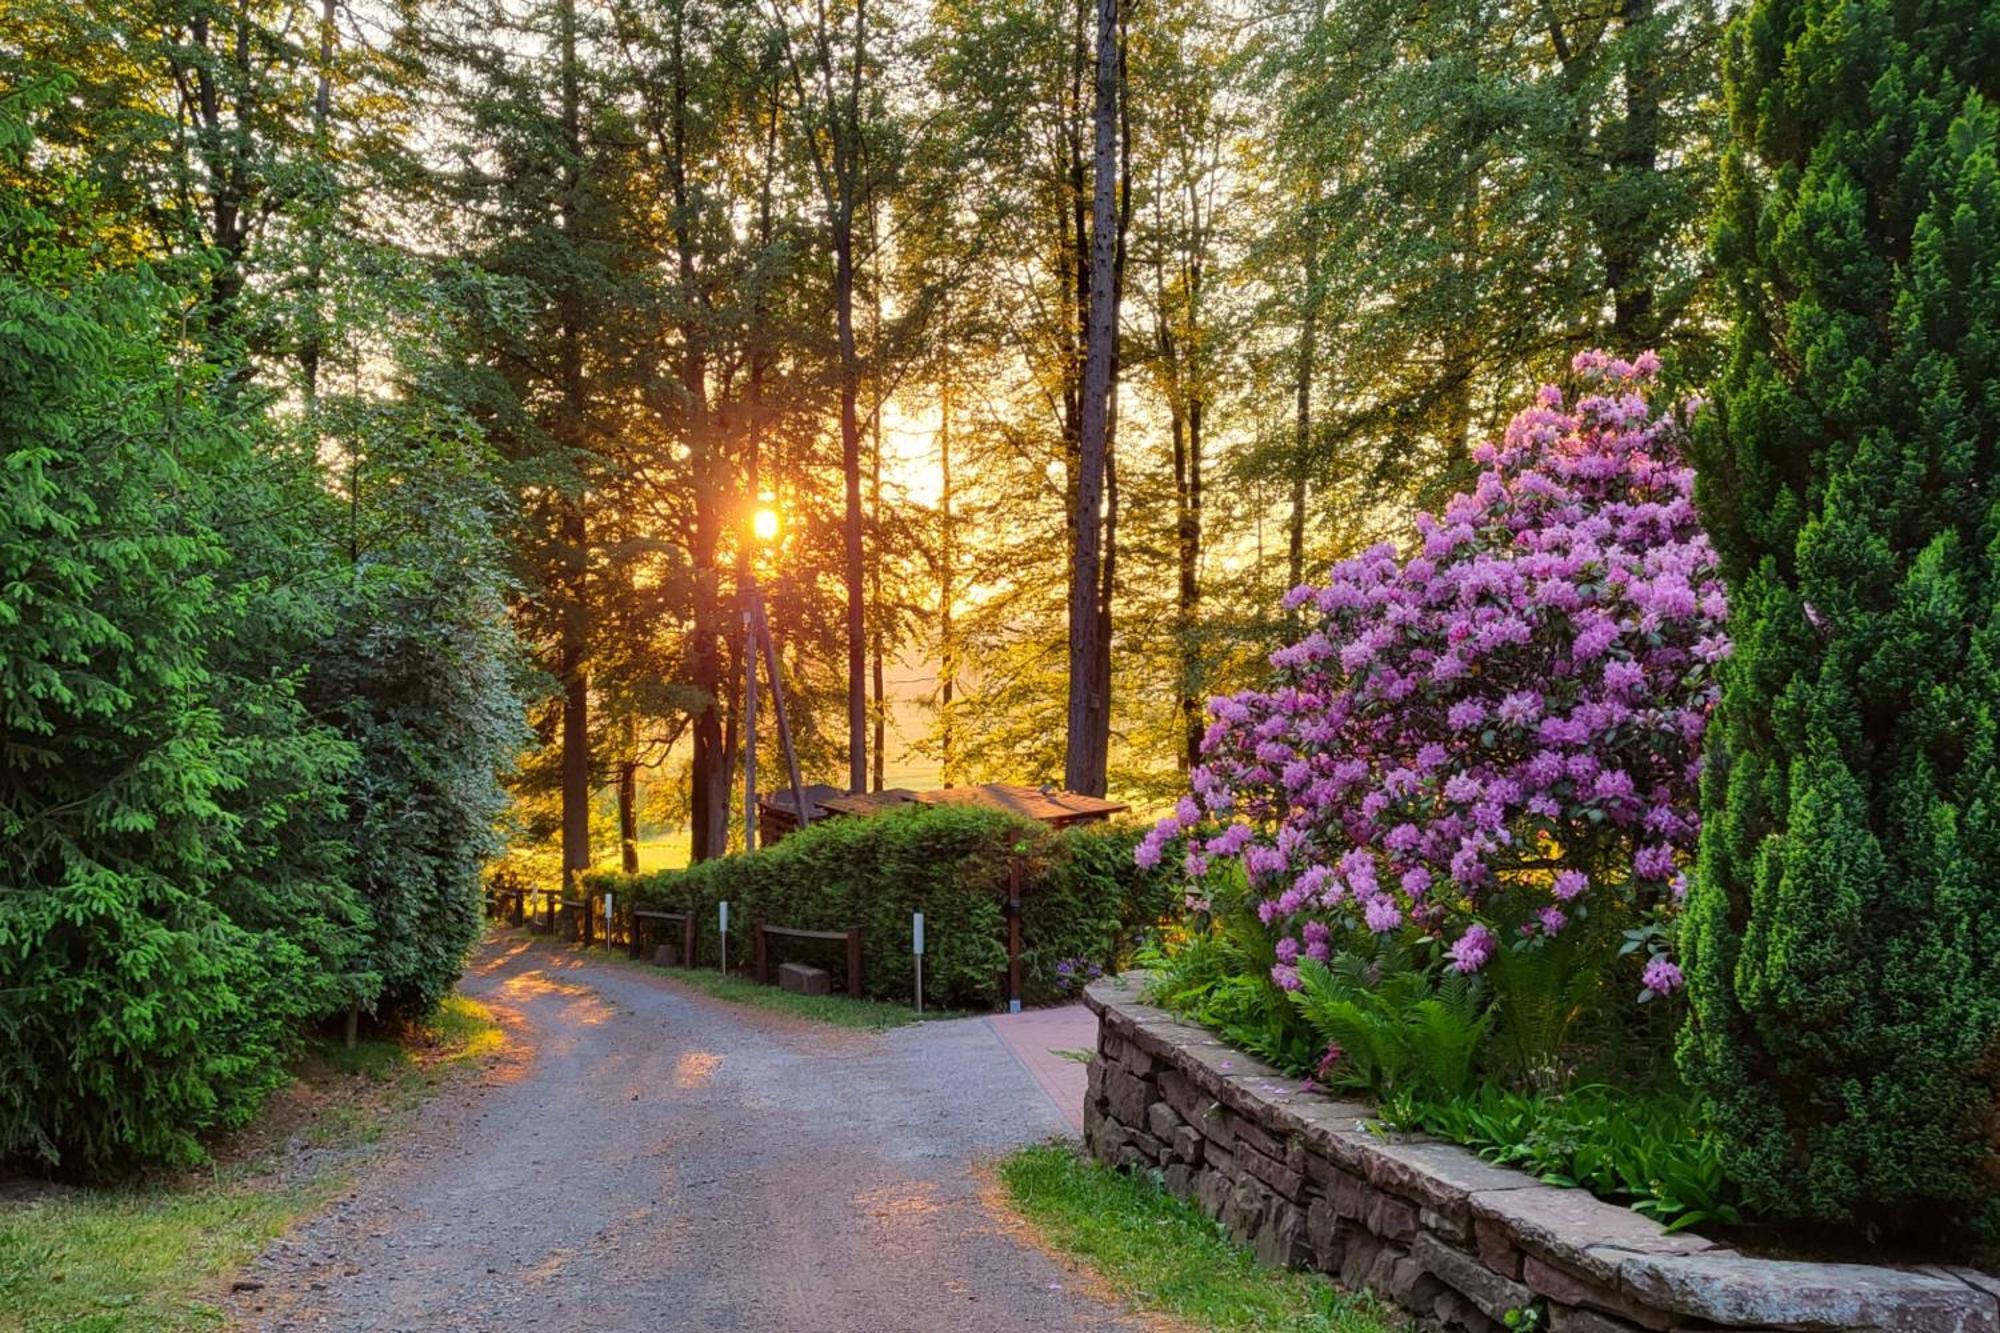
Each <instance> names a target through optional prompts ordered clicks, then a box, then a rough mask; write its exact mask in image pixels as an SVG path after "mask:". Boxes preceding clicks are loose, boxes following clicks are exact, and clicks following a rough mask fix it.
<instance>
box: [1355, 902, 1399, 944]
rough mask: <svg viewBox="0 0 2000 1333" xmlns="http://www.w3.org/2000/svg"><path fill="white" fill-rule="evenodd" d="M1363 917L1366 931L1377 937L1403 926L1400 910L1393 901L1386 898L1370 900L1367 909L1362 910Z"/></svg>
mask: <svg viewBox="0 0 2000 1333" xmlns="http://www.w3.org/2000/svg"><path fill="white" fill-rule="evenodd" d="M1364 915H1365V917H1366V919H1367V922H1368V929H1370V930H1372V931H1374V932H1375V933H1376V934H1377V935H1383V934H1387V933H1388V932H1389V931H1392V930H1394V929H1395V928H1396V927H1398V926H1400V925H1402V924H1403V913H1402V909H1401V908H1399V907H1397V906H1396V904H1395V902H1394V900H1392V899H1390V898H1387V897H1381V898H1370V899H1369V900H1368V906H1367V908H1366V909H1364Z"/></svg>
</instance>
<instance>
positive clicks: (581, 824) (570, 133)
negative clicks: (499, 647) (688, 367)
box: [557, 0, 590, 888]
mask: <svg viewBox="0 0 2000 1333" xmlns="http://www.w3.org/2000/svg"><path fill="white" fill-rule="evenodd" d="M558 21H559V23H560V26H561V43H562V114H563V143H564V147H565V148H566V150H567V155H566V157H565V160H564V162H563V169H562V200H561V204H560V209H561V216H560V220H561V224H562V229H563V233H564V235H565V236H569V237H571V238H574V236H575V234H576V227H577V211H578V210H577V194H578V191H579V188H580V185H581V180H580V169H581V164H582V159H583V132H582V106H581V102H582V94H581V92H580V90H579V87H578V81H577V55H576V0H562V3H561V4H560V6H559V8H558ZM579 307H580V302H579V300H578V298H577V295H576V292H575V288H574V285H573V284H572V285H571V287H570V288H569V290H567V291H566V292H565V293H564V297H563V310H562V327H561V330H560V332H559V335H558V342H559V347H558V357H559V373H560V376H561V380H562V399H563V414H564V418H565V419H564V421H563V423H562V429H561V431H560V432H559V437H560V438H562V439H563V440H565V441H568V442H570V443H571V444H572V447H574V445H575V443H576V442H577V441H578V439H579V437H580V434H581V431H582V428H583V418H584V409H585V404H584V387H583V329H582V322H583V314H582V311H581V309H580V308H579ZM562 537H563V545H564V547H565V550H564V553H563V558H564V560H565V561H566V562H567V565H568V567H567V568H566V569H565V570H564V578H563V588H562V592H561V596H562V599H563V614H562V628H561V631H560V632H561V635H562V643H561V648H560V650H559V652H558V667H557V674H558V675H559V677H560V678H561V681H562V687H563V716H562V745H563V755H562V826H563V838H562V843H563V882H564V887H565V888H573V887H574V885H575V881H576V878H577V876H579V875H581V874H582V873H583V872H584V871H586V870H588V869H590V677H589V674H588V663H587V661H586V655H587V653H588V644H589V639H590V633H589V629H590V627H589V604H588V601H587V596H588V589H587V587H586V585H585V579H586V571H587V570H588V569H589V555H588V548H587V545H586V543H587V541H588V538H589V533H588V530H587V528H586V526H585V521H584V497H583V496H582V495H581V494H578V495H576V496H572V497H569V498H567V499H566V500H565V501H564V502H563V514H562Z"/></svg>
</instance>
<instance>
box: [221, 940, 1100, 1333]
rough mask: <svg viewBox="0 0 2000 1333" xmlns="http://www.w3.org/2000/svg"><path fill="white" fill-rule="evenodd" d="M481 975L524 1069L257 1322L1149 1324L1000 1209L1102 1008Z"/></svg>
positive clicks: (1050, 1124) (270, 1302) (249, 1301)
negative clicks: (1004, 1186)
mask: <svg viewBox="0 0 2000 1333" xmlns="http://www.w3.org/2000/svg"><path fill="white" fill-rule="evenodd" d="M465 988H466V990H467V991H468V992H469V993H471V994H472V995H474V996H475V997H477V998H479V999H481V1000H483V1001H485V1002H487V1003H489V1004H491V1005H493V1006H494V1008H495V1009H496V1010H497V1011H498V1013H499V1014H500V1016H501V1018H502V1021H503V1022H504V1023H505V1024H506V1026H507V1028H508V1031H509V1035H510V1038H511V1040H512V1043H513V1051H514V1058H513V1059H511V1060H509V1061H506V1062H503V1064H502V1065H501V1066H500V1067H498V1068H497V1069H496V1070H495V1071H494V1072H493V1074H492V1075H491V1076H490V1077H489V1078H488V1079H487V1085H486V1086H483V1087H480V1088H476V1089H467V1090H465V1091H463V1092H457V1093H451V1094H447V1095H446V1096H445V1097H443V1098H441V1099H440V1100H439V1101H438V1102H437V1103H434V1104H433V1105H432V1106H430V1107H428V1108H426V1109H425V1111H424V1112H423V1114H422V1116H421V1118H420V1121H419V1123H418V1125H417V1126H416V1127H415V1128H414V1129H412V1130H411V1131H409V1133H408V1134H407V1135H406V1136H402V1137H399V1138H398V1139H397V1140H396V1142H395V1143H394V1144H393V1145H392V1148H391V1151H389V1152H386V1153H384V1154H383V1156H382V1159H381V1160H380V1161H379V1162H378V1164H377V1165H375V1166H374V1167H372V1168H370V1169H368V1170H367V1171H365V1172H364V1174H363V1176H362V1178H361V1179H359V1180H358V1181H357V1182H356V1184H355V1187H354V1188H353V1189H352V1190H351V1191H349V1192H348V1193H347V1194H345V1195H344V1196H343V1197H341V1198H340V1199H338V1200H337V1201H336V1202H335V1203H334V1204H333V1206H332V1207H330V1208H329V1209H328V1210H326V1211H325V1212H324V1213H322V1214H321V1215H319V1216H318V1217H317V1218H315V1219H313V1220H312V1221H310V1222H308V1223H307V1224H305V1225H304V1226H302V1227H300V1228H298V1229H297V1230H296V1231H295V1232H294V1233H293V1234H291V1235H288V1236H286V1237H284V1238H283V1239H281V1240H280V1241H279V1242H278V1243H276V1244H275V1245H273V1246H272V1247H271V1249H270V1250H268V1251H267V1252H266V1253H265V1255H264V1256H263V1257H262V1258H261V1259H259V1260H258V1261H257V1262H256V1264H254V1265H253V1266H252V1268H251V1270H250V1272H249V1273H248V1274H247V1275H246V1276H247V1277H248V1278H249V1279H251V1280H252V1281H256V1282H260V1283H261V1284H262V1286H261V1287H260V1288H259V1289H257V1290H254V1291H249V1292H246V1293H243V1294H242V1295H241V1296H240V1297H239V1304H238V1305H237V1307H236V1309H235V1310H234V1311H233V1314H234V1315H235V1317H236V1319H237V1320H238V1322H239V1325H240V1326H241V1327H245V1328H251V1329H271V1330H292V1329H318V1328H327V1329H340V1330H354V1331H355V1333H364V1331H370V1330H413V1331H414V1330H434V1329H435V1330H442V1329H452V1330H499V1329H503V1328H504V1329H508V1330H518V1329H549V1330H554V1329H591V1330H608V1331H614V1333H616V1331H622V1330H642V1329H643V1330H649V1331H652V1330H680V1329H685V1330H702V1331H703V1333H739V1331H740V1333H751V1331H752V1330H755V1331H756V1333H766V1331H768V1333H793V1331H794V1330H796V1331H798V1333H806V1331H807V1330H812V1331H813V1333H847V1331H849V1330H852V1331H853V1333H864V1331H865V1333H904V1331H907V1333H951V1331H953V1330H966V1331H967V1333H1001V1331H1002V1330H1017V1329H1018V1330H1029V1329H1032V1330H1037V1331H1038V1333H1041V1331H1045V1330H1083V1331H1086V1333H1095V1331H1097V1330H1112V1329H1124V1328H1131V1327H1135V1326H1137V1325H1135V1323H1134V1322H1133V1321H1131V1320H1130V1319H1129V1317H1128V1316H1126V1315H1124V1314H1123V1313H1122V1312H1121V1311H1120V1310H1119V1309H1118V1308H1116V1306H1114V1305H1113V1304H1111V1303H1109V1302H1107V1301H1106V1300H1105V1299H1104V1298H1103V1296H1102V1295H1101V1294H1098V1293H1094V1292H1092V1291H1090V1290H1087V1289H1085V1288H1084V1287H1083V1286H1082V1285H1080V1284H1079V1283H1078V1282H1076V1281H1075V1280H1073V1279H1072V1278H1071V1277H1070V1276H1069V1275H1068V1274H1067V1273H1066V1271H1065V1270H1064V1269H1063V1268H1062V1267H1061V1266H1060V1265H1059V1264H1058V1263H1057V1262H1056V1261H1055V1260H1053V1259H1051V1258H1049V1257H1048V1256H1046V1255H1044V1254H1043V1253H1041V1252H1040V1251H1038V1250H1036V1249H1035V1248H1033V1247H1032V1246H1031V1245H1030V1244H1028V1243H1027V1242H1026V1241H1025V1240H1024V1239H1023V1238H1022V1237H1021V1236H1020V1235H1019V1234H1018V1231H1017V1229H1016V1228H1014V1227H1013V1226H1011V1225H1010V1224H1009V1223H1008V1222H1007V1221H1006V1220H1005V1219H1004V1217H1003V1216H1002V1215H1001V1214H999V1213H997V1212H995V1211H994V1210H993V1209H991V1208H990V1207H989V1206H988V1204H987V1202H986V1198H985V1195H986V1192H987V1191H988V1190H990V1184H989V1183H988V1182H987V1181H986V1180H984V1179H983V1178H982V1175H981V1173H980V1172H979V1170H978V1168H977V1166H976V1164H977V1163H979V1162H981V1161H984V1160H990V1159H991V1158H993V1157H996V1156H999V1155H1002V1154H1004V1153H1006V1152H1007V1151H1009V1150H1010V1149H1012V1148H1014V1147H1016V1146H1018V1145H1020V1144H1024V1143H1031V1142H1035V1141H1037V1140H1041V1139H1046V1138H1048V1137H1050V1136H1052V1135H1056V1134H1061V1133H1064V1132H1066V1131H1069V1130H1071V1129H1072V1128H1073V1127H1074V1125H1075V1124H1076V1123H1077V1121H1078V1119H1080V1116H1081V1109H1082V1080H1083V1077H1084V1066H1083V1065H1081V1064H1078V1063H1075V1062H1073V1061H1069V1060H1065V1059H1063V1058H1061V1057H1060V1056H1059V1055H1057V1054H1055V1052H1057V1051H1060V1050H1064V1049H1082V1048H1084V1047H1086V1046H1088V1045H1089V1044H1090V1043H1091V1041H1092V1040H1093V1036H1094V1029H1093V1028H1091V1027H1090V1026H1089V1024H1090V1023H1091V1022H1092V1021H1093V1020H1091V1018H1090V1015H1089V1014H1088V1013H1087V1012H1083V1011H1081V1010H1076V1011H1056V1012H1054V1013H1030V1014H1024V1015H1018V1016H1005V1017H994V1018H968V1019H958V1020H952V1021H944V1022H935V1023H923V1024H918V1025H914V1026H911V1027H906V1028H900V1029H897V1030H895V1031H892V1032H887V1033H881V1034H867V1033H855V1032H845V1031H840V1030H837V1029H829V1028H827V1027H824V1026H822V1025H818V1024H810V1023H805V1022H802V1021H799V1020H794V1019H790V1018H787V1017H783V1016H778V1015H769V1014H764V1013H762V1012H757V1011H751V1010H746V1009H743V1008H740V1007H737V1006H731V1005H727V1004H723V1003H721V1002H719V1001H714V1000H710V999H708V998H706V997H704V996H700V995H697V994H695V993H693V992H692V991H689V990H686V989H684V988H681V987H679V986H676V985H675V984H674V982H673V981H672V980H671V974H670V973H662V972H656V971H653V970H651V969H648V968H644V967H640V966H635V965H627V964H624V963H622V962H619V961H616V960H613V959H610V958H607V957H605V956H603V955H588V956H586V955H583V954H580V953H578V952H577V951H575V950H572V949H565V948H560V947H556V946H553V945H550V944H548V943H546V942H542V941H533V942H531V941H530V940H529V939H528V938H526V937H524V936H520V935H501V936H498V937H496V938H495V940H494V941H492V942H491V943H490V944H489V945H488V947H487V949H486V951H485V952H484V953H483V954H482V956H481V957H480V958H479V959H478V960H477V961H476V962H475V964H474V966H473V968H472V970H471V972H470V974H469V975H468V978H467V981H466V986H465ZM1072 1093H1073V1094H1074V1095H1073V1096H1072ZM1059 1097H1060V1098H1063V1099H1065V1101H1064V1104H1063V1105H1062V1106H1060V1107H1059V1105H1058V1102H1057V1098H1059ZM1072 1104H1073V1107H1074V1109H1073V1110H1072V1109H1071V1105H1072Z"/></svg>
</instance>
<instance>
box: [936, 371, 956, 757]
mask: <svg viewBox="0 0 2000 1333" xmlns="http://www.w3.org/2000/svg"><path fill="white" fill-rule="evenodd" d="M938 524H939V533H938V676H939V680H938V750H939V760H940V762H941V764H942V766H943V769H944V771H943V773H942V774H941V775H940V777H941V780H942V781H943V783H944V785H945V786H947V787H949V786H952V785H953V784H954V783H956V782H957V781H958V777H959V773H958V718H957V717H956V716H955V714H954V704H953V699H954V697H955V695H956V693H957V689H958V635H957V629H956V627H955V626H954V625H953V624H952V601H953V599H954V598H956V597H957V596H958V587H957V574H958V526H957V520H956V519H955V518H954V517H953V515H952V512H951V375H950V372H949V371H948V370H947V372H946V373H945V375H944V378H943V382H942V383H941V384H940V385H939V386H938Z"/></svg>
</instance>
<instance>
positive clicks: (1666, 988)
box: [1644, 958, 1685, 995]
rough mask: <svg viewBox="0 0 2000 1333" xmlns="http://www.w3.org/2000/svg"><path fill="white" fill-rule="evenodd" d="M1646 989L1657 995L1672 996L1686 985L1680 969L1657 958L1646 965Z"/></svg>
mask: <svg viewBox="0 0 2000 1333" xmlns="http://www.w3.org/2000/svg"><path fill="white" fill-rule="evenodd" d="M1644 980H1645V986H1646V989H1647V990H1649V991H1651V992H1652V993H1653V994H1655V995H1672V994H1673V993H1674V992H1675V991H1677V990H1679V989H1680V988H1681V986H1682V984H1683V983H1684V980H1685V979H1684V978H1683V977H1682V976H1681V970H1680V968H1678V967H1676V966H1675V965H1674V964H1672V963H1670V962H1668V961H1667V960H1666V959H1664V958H1655V959H1653V961H1651V962H1650V963H1647V964H1646V974H1645V978H1644Z"/></svg>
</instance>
